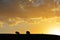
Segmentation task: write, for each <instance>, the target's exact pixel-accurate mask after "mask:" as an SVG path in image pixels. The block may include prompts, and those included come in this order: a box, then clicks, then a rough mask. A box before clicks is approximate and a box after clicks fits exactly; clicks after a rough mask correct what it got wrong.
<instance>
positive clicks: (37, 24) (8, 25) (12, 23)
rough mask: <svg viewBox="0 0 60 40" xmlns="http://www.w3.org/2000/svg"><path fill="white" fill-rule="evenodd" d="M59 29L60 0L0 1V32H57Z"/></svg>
mask: <svg viewBox="0 0 60 40" xmlns="http://www.w3.org/2000/svg"><path fill="white" fill-rule="evenodd" d="M57 29H58V30H57ZM59 29H60V0H1V1H0V33H15V31H19V32H20V33H25V32H26V31H30V32H31V34H36V33H37V34H42V33H43V34H54V33H56V34H59V32H58V31H60V30H59ZM54 30H55V31H56V32H55V31H54ZM51 31H52V32H51ZM57 32H58V33H57Z"/></svg>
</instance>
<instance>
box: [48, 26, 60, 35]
mask: <svg viewBox="0 0 60 40" xmlns="http://www.w3.org/2000/svg"><path fill="white" fill-rule="evenodd" d="M59 27H60V25H55V26H51V28H50V31H49V32H48V34H53V35H60V29H59Z"/></svg>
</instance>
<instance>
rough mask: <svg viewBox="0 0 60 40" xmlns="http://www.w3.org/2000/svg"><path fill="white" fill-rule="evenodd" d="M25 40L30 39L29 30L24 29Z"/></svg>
mask: <svg viewBox="0 0 60 40" xmlns="http://www.w3.org/2000/svg"><path fill="white" fill-rule="evenodd" d="M26 40H31V37H30V32H29V31H26Z"/></svg>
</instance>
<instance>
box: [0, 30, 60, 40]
mask: <svg viewBox="0 0 60 40" xmlns="http://www.w3.org/2000/svg"><path fill="white" fill-rule="evenodd" d="M15 33H16V34H19V35H16V34H0V40H3V39H5V40H9V39H10V40H60V36H59V35H53V34H30V32H29V31H26V34H20V33H19V32H18V31H16V32H15Z"/></svg>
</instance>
